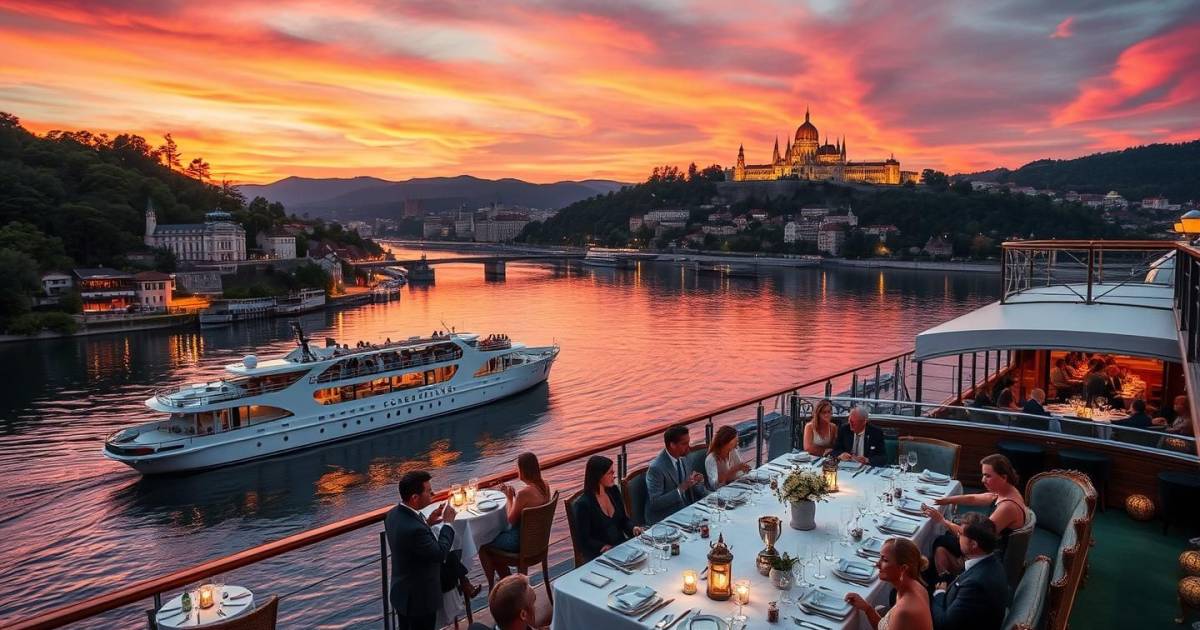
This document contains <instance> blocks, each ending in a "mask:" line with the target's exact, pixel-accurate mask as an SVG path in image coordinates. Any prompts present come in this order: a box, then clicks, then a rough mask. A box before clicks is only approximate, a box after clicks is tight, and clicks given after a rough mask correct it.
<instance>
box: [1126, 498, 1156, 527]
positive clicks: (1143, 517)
mask: <svg viewBox="0 0 1200 630" xmlns="http://www.w3.org/2000/svg"><path fill="white" fill-rule="evenodd" d="M1125 511H1126V512H1128V513H1129V516H1130V517H1131V518H1132V519H1133V520H1135V521H1148V520H1150V519H1152V518H1154V511H1155V509H1154V501H1152V500H1151V499H1150V497H1148V496H1146V495H1144V494H1131V495H1129V496H1128V497H1126V498H1125Z"/></svg>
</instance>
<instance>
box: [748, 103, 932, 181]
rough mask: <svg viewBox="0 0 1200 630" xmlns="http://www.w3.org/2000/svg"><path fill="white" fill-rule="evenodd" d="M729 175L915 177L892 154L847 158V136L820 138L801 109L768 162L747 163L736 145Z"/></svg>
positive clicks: (750, 177) (842, 178)
mask: <svg viewBox="0 0 1200 630" xmlns="http://www.w3.org/2000/svg"><path fill="white" fill-rule="evenodd" d="M731 175H732V177H731V179H732V180H733V181H735V182H751V181H767V180H773V179H786V178H790V177H797V178H799V179H807V180H812V181H835V182H857V183H862V184H893V185H894V184H900V183H902V182H903V181H905V180H906V179H910V178H915V175H916V174H915V173H913V174H911V175H910V174H908V173H903V174H902V173H901V171H900V163H899V162H897V161H896V159H895V158H894V157H891V158H888V159H886V160H882V161H878V162H850V161H848V160H847V159H846V140H845V138H839V139H838V140H836V141H835V143H833V144H830V143H829V138H828V137H826V138H825V143H824V144H822V143H821V141H820V134H819V133H818V132H817V127H816V125H814V124H812V120H811V119H810V116H809V112H808V110H807V109H806V110H805V111H804V123H803V124H801V125H800V126H799V127H797V128H796V136H795V138H794V139H793V140H789V141H788V143H787V147H786V148H785V149H784V152H783V153H782V154H781V153H780V152H779V140H778V139H776V140H775V149H774V151H773V152H772V156H771V163H770V164H746V152H745V148H744V147H738V156H737V166H735V167H734V168H733V172H732V173H731Z"/></svg>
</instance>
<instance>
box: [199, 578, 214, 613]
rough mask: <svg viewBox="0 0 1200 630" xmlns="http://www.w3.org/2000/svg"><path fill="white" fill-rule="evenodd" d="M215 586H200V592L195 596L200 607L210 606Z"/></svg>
mask: <svg viewBox="0 0 1200 630" xmlns="http://www.w3.org/2000/svg"><path fill="white" fill-rule="evenodd" d="M216 591H217V589H216V587H214V586H213V585H212V584H205V585H203V586H201V587H200V593H199V595H198V596H197V597H196V599H197V600H198V602H199V605H200V607H201V608H212V605H213V601H214V595H215V594H216Z"/></svg>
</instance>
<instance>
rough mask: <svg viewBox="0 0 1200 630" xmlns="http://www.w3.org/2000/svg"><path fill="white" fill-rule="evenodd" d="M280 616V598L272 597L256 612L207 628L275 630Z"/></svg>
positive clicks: (257, 607) (256, 609) (221, 629)
mask: <svg viewBox="0 0 1200 630" xmlns="http://www.w3.org/2000/svg"><path fill="white" fill-rule="evenodd" d="M278 614H279V598H278V597H276V596H274V595H272V596H270V597H268V598H267V600H266V601H264V602H263V603H261V604H259V605H258V606H256V607H255V608H254V610H252V611H250V612H249V613H246V614H245V615H242V616H241V617H237V618H235V619H229V620H228V621H222V622H219V623H213V624H209V625H207V626H205V627H206V628H212V629H213V630H275V619H276V617H277V616H278Z"/></svg>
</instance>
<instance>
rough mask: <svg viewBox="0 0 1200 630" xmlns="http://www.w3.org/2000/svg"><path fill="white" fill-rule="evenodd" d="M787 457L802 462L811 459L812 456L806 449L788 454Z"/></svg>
mask: <svg viewBox="0 0 1200 630" xmlns="http://www.w3.org/2000/svg"><path fill="white" fill-rule="evenodd" d="M788 459H789V460H791V461H793V462H796V463H797V464H803V463H806V462H811V461H812V460H813V456H812V453H809V452H808V451H800V452H799V453H792V454H790V455H788Z"/></svg>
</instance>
